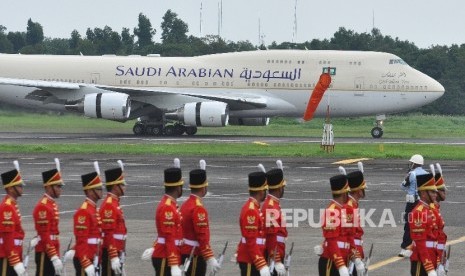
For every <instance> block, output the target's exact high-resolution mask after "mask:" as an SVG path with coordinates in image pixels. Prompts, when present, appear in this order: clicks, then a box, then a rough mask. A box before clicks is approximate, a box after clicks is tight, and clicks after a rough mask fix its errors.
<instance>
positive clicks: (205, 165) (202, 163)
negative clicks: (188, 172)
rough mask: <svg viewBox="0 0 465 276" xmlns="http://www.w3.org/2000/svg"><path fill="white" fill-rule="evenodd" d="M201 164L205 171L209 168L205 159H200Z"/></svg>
mask: <svg viewBox="0 0 465 276" xmlns="http://www.w3.org/2000/svg"><path fill="white" fill-rule="evenodd" d="M199 164H200V169H202V170H204V171H205V170H206V168H207V162H205V160H203V159H202V160H200V161H199Z"/></svg>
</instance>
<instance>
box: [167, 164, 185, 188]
mask: <svg viewBox="0 0 465 276" xmlns="http://www.w3.org/2000/svg"><path fill="white" fill-rule="evenodd" d="M164 174H165V187H176V186H182V185H184V180H182V172H181V162H180V161H179V159H178V158H175V159H174V167H172V168H168V169H166V170H165V172H164Z"/></svg>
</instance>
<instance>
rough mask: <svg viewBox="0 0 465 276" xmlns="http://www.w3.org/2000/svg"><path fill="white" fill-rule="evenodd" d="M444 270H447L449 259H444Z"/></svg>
mask: <svg viewBox="0 0 465 276" xmlns="http://www.w3.org/2000/svg"><path fill="white" fill-rule="evenodd" d="M444 270H445V271H446V272H449V260H446V263H445V264H444Z"/></svg>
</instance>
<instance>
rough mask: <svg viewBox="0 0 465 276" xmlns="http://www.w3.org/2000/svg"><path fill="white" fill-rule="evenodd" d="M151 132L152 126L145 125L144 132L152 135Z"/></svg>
mask: <svg viewBox="0 0 465 276" xmlns="http://www.w3.org/2000/svg"><path fill="white" fill-rule="evenodd" d="M152 132H153V126H146V127H145V134H147V135H152Z"/></svg>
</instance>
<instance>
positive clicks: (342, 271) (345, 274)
mask: <svg viewBox="0 0 465 276" xmlns="http://www.w3.org/2000/svg"><path fill="white" fill-rule="evenodd" d="M339 276H349V270H348V269H347V266H341V268H339Z"/></svg>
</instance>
